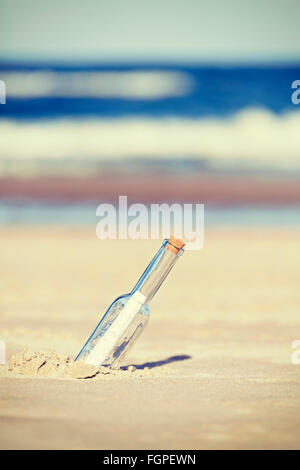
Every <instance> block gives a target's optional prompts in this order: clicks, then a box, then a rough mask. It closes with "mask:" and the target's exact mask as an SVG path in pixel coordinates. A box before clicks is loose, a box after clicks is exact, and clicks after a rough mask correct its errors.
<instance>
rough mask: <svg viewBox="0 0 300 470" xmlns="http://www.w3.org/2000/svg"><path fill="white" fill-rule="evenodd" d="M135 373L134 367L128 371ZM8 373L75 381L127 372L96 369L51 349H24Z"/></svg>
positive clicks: (18, 354) (12, 358)
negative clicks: (63, 378)
mask: <svg viewBox="0 0 300 470" xmlns="http://www.w3.org/2000/svg"><path fill="white" fill-rule="evenodd" d="M127 370H128V371H129V372H133V371H134V370H135V368H133V367H132V366H131V367H129V368H128V369H127ZM8 371H9V372H10V373H12V374H16V375H26V376H30V377H34V376H39V377H56V378H58V377H69V378H74V379H90V378H93V377H96V375H99V374H101V375H107V374H110V375H119V374H124V373H125V374H126V371H120V370H117V371H113V370H111V369H108V368H107V367H99V368H98V367H95V366H92V365H89V364H86V363H84V362H82V361H77V362H74V361H73V360H72V359H70V358H69V357H68V356H63V355H60V354H57V352H56V351H54V350H52V349H50V350H47V351H33V350H31V349H24V350H23V351H21V352H19V353H17V354H15V355H14V356H12V357H11V359H10V361H9V364H8Z"/></svg>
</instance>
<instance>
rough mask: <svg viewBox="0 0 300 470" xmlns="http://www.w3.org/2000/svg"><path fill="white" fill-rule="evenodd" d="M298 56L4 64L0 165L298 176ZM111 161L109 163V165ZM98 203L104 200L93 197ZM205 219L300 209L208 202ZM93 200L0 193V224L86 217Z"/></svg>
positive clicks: (273, 217)
mask: <svg viewBox="0 0 300 470" xmlns="http://www.w3.org/2000/svg"><path fill="white" fill-rule="evenodd" d="M297 79H300V64H294V65H293V64H291V65H286V64H285V65H268V66H263V65H259V66H254V65H253V66H246V65H243V66H236V65H231V66H230V65H226V66H225V65H222V66H221V65H218V66H217V65H216V66H212V65H195V64H193V65H178V64H173V65H172V64H162V63H157V64H144V65H142V64H122V65H120V64H118V65H116V64H111V65H109V64H89V65H87V64H73V65H66V64H64V65H63V64H59V63H56V64H55V63H12V62H9V63H1V64H0V80H2V81H4V82H5V85H6V104H5V105H0V173H1V175H2V176H12V177H15V176H17V177H20V176H21V177H23V176H27V175H28V174H29V175H32V174H33V175H37V174H40V173H43V174H45V173H46V174H47V172H48V173H49V174H51V175H52V174H53V173H54V174H56V173H57V174H61V173H63V174H66V173H69V172H70V173H72V174H74V173H75V174H76V175H78V174H82V175H84V176H85V175H86V174H94V173H95V172H99V171H103V168H106V169H107V168H108V169H109V168H111V169H112V170H114V169H115V168H116V167H117V168H118V170H120V169H122V170H123V171H130V168H131V166H130V165H132V162H138V163H139V165H140V166H141V167H142V168H144V170H143V171H145V172H147V171H149V169H150V170H151V168H152V169H153V168H155V171H160V169H161V170H162V171H165V168H166V167H167V168H173V169H176V171H177V172H178V171H182V172H189V171H195V168H197V169H198V170H197V171H199V168H202V166H201V165H202V164H203V163H205V169H206V171H221V172H222V175H223V176H224V177H226V173H228V174H231V175H232V174H233V173H235V174H236V175H238V174H239V173H242V172H243V173H249V174H258V175H261V176H262V177H266V176H268V177H272V175H275V176H276V177H278V175H279V177H284V178H286V177H292V178H294V177H298V176H299V175H300V137H299V136H300V105H299V106H296V105H295V104H293V103H292V100H291V96H292V93H293V92H294V91H295V90H294V89H293V88H292V83H293V81H295V80H297ZM110 165H111V166H110ZM100 202H103V201H99V203H100ZM205 220H206V223H207V224H210V225H216V224H223V225H226V224H239V225H247V224H250V225H260V226H277V225H291V226H295V225H296V226H299V225H300V217H299V207H274V206H272V207H260V208H257V207H243V208H228V207H227V208H226V209H225V208H216V207H215V208H214V207H211V208H207V210H206V219H205ZM94 221H95V207H94V206H93V205H91V204H90V205H89V204H69V205H66V204H63V203H58V204H50V203H49V204H43V203H41V201H29V200H21V201H6V200H2V201H0V224H11V223H12V224H24V223H25V224H26V223H29V224H45V223H58V224H78V223H79V224H87V223H94Z"/></svg>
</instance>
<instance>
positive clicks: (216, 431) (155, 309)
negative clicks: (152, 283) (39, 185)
mask: <svg viewBox="0 0 300 470" xmlns="http://www.w3.org/2000/svg"><path fill="white" fill-rule="evenodd" d="M299 235H300V233H299V231H297V230H296V229H290V230H287V229H286V230H284V229H276V230H275V229H270V230H262V229H252V230H248V229H247V230H246V229H229V228H228V229H219V228H215V229H210V230H206V234H205V244H204V248H203V249H202V250H201V251H199V252H189V253H185V255H184V256H183V257H182V258H181V259H180V260H179V261H178V264H177V265H176V267H175V268H174V270H173V272H172V273H171V274H170V276H169V278H168V280H167V281H166V283H165V285H164V286H162V287H161V290H160V291H159V292H158V294H157V296H156V298H155V299H154V300H153V302H152V304H151V320H150V322H149V325H148V326H147V328H146V330H145V332H144V333H143V335H142V336H141V338H140V339H139V341H138V342H137V344H136V346H135V347H134V348H133V349H132V351H131V352H130V355H129V356H128V357H127V358H126V360H125V361H124V363H123V364H122V367H123V369H121V371H118V372H117V373H115V374H114V373H110V374H104V373H98V374H94V373H93V372H95V371H91V370H85V371H79V373H78V370H77V371H75V369H74V370H73V367H74V366H73V359H74V357H75V356H76V354H77V353H78V351H79V350H80V348H81V346H82V344H83V342H84V341H85V340H86V338H87V337H88V335H89V334H90V333H91V331H92V329H93V328H94V327H95V325H96V323H97V321H98V320H99V318H100V316H101V314H102V313H103V312H104V311H105V309H106V307H107V306H108V305H109V304H110V302H111V301H112V300H113V299H114V298H115V297H116V296H117V295H118V294H121V293H126V292H127V291H128V290H130V288H131V287H132V286H133V284H134V282H135V281H136V279H137V277H138V276H139V274H140V273H141V272H142V271H143V269H144V267H145V264H146V263H147V262H148V261H149V259H150V258H151V256H152V255H153V253H154V252H155V251H156V249H157V242H155V241H149V242H146V241H138V242H134V241H119V242H115V241H107V242H103V241H99V240H98V239H97V238H96V236H95V231H94V228H91V229H89V228H86V229H82V228H81V229H78V228H75V227H74V228H48V227H43V228H36V229H33V228H22V227H16V228H13V227H12V228H11V229H8V228H5V229H4V228H2V229H1V246H5V249H4V250H1V253H0V279H1V287H0V289H1V296H0V340H3V341H5V343H6V353H7V364H6V365H2V366H0V423H1V425H0V447H1V448H3V449H35V448H42V449H46V448H47V449H63V448H67V449H116V448H121V449H132V448H133V449H134V448H142V449H154V448H156V449H184V448H190V449H195V448H196V449H214V448H221V449H251V448H256V449H264V448H266V449H281V448H286V449H299V448H300V364H299V365H295V364H292V362H291V355H292V353H293V349H292V342H293V341H294V340H296V339H300V317H299V305H300V290H299V278H300V276H299V274H300V272H299V271H300V268H299V261H300V245H299ZM24 350H26V352H24ZM49 350H51V351H49ZM13 356H14V357H13ZM45 361H46V364H44V365H43V366H42V367H41V365H42V364H43V363H44V362H45ZM56 364H59V366H57V365H56ZM130 366H134V367H133V371H131V370H128V367H130ZM78 367H79V366H78ZM9 369H11V370H9ZM43 369H44V370H43ZM24 372H25V373H24Z"/></svg>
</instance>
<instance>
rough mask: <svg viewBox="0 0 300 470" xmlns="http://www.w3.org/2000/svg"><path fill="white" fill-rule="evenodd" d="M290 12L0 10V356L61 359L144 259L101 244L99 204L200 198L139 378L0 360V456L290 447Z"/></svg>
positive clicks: (294, 69) (135, 353)
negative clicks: (191, 238)
mask: <svg viewBox="0 0 300 470" xmlns="http://www.w3.org/2000/svg"><path fill="white" fill-rule="evenodd" d="M299 17H300V2H299V0H276V1H275V2H274V1H271V0H251V1H241V0H227V1H226V2H224V1H222V0H211V1H206V2H205V1H202V0H184V1H183V0H180V1H179V0H151V1H150V0H127V1H126V2H125V1H122V0H109V1H104V0H97V1H96V0H85V1H84V2H83V1H81V0H80V1H79V0H43V1H38V0H0V80H2V81H4V82H5V84H6V92H7V95H6V104H0V237H1V252H0V279H1V287H0V289H1V295H0V299H1V302H0V340H2V341H5V344H6V347H7V358H8V360H9V359H10V357H11V356H12V354H14V353H15V352H18V351H19V350H20V349H23V348H24V347H30V348H32V349H34V350H36V351H41V350H45V349H48V348H53V349H55V351H56V352H58V353H62V354H67V355H70V357H74V356H75V355H76V354H77V353H78V352H79V350H80V349H81V347H82V346H83V344H84V341H85V340H86V339H87V338H88V336H89V335H90V334H91V332H92V330H93V329H94V328H95V326H96V324H97V322H98V321H99V320H100V318H101V317H102V315H103V313H104V312H105V311H106V308H107V306H108V305H110V303H111V301H112V300H113V299H114V298H116V296H117V295H119V294H122V293H125V292H128V291H129V290H130V288H131V286H132V287H133V285H134V283H135V281H136V280H137V279H138V277H139V275H140V274H141V273H142V272H143V270H144V269H145V267H146V265H147V262H148V261H150V260H151V258H152V257H153V255H154V254H155V252H156V251H157V249H158V248H159V245H160V243H159V242H158V241H157V240H153V241H152V240H139V241H135V240H119V241H118V242H116V241H115V240H105V241H100V240H98V239H97V238H96V233H95V231H96V224H97V222H98V218H97V217H96V207H97V206H98V205H99V204H100V203H103V202H104V203H106V202H113V203H118V197H119V195H127V196H128V205H129V204H132V203H135V202H140V203H147V204H149V203H158V202H169V203H173V202H177V203H183V202H192V203H204V204H205V230H204V246H203V249H201V250H199V251H188V250H186V253H185V255H184V256H183V257H182V259H180V261H178V267H176V268H174V270H172V273H170V276H169V277H168V280H167V281H166V283H164V285H163V286H162V287H161V291H160V292H159V293H158V295H157V297H155V298H154V299H153V303H151V309H152V308H153V314H152V315H151V321H150V322H149V326H148V327H147V329H146V331H145V333H143V336H142V338H141V340H140V341H138V342H137V344H136V346H135V347H134V348H133V350H132V352H130V354H129V356H128V358H126V360H125V362H124V365H125V366H126V365H129V364H136V365H138V367H139V370H140V371H141V373H142V372H143V369H144V368H145V367H146V366H147V367H148V366H149V365H150V368H151V370H150V372H151V374H152V373H153V378H151V376H150V377H148V378H147V379H146V378H145V380H140V381H136V380H132V379H131V378H130V377H129V378H128V379H127V378H124V379H123V378H122V379H120V380H118V381H117V382H116V381H114V379H112V380H110V378H109V377H107V376H105V379H103V380H102V379H100V380H99V381H97V380H95V382H94V383H93V386H91V381H89V380H88V381H80V382H78V381H77V380H76V379H72V380H71V379H70V380H52V381H50V380H48V379H44V380H43V379H40V377H38V379H39V380H35V377H31V376H29V377H23V379H24V380H19V379H20V377H18V376H16V377H14V375H13V374H12V373H11V372H9V371H8V370H7V369H6V368H5V366H0V378H1V380H0V396H1V403H2V409H1V413H0V414H1V432H0V447H3V448H84V449H87V448H94V449H98V448H99V447H100V448H110V449H113V448H117V449H120V448H122V449H124V448H128V449H134V448H142V449H144V448H149V449H173V448H183V449H186V448H189V449H190V448H206V449H208V448H239V449H245V448H259V449H260V448H268V449H269V448H277V449H278V448H280V449H282V448H293V449H295V448H299V429H300V413H299V384H300V376H299V366H298V369H297V367H296V366H295V365H293V364H292V363H291V353H292V352H293V350H292V348H291V344H292V343H293V342H294V341H295V340H297V339H298V338H297V336H296V335H297V332H299V330H300V325H299V304H300V291H299V260H300V249H299V229H300V210H299V209H300V104H299V105H296V104H293V103H292V99H291V97H292V93H293V92H295V89H293V88H292V82H293V81H295V80H300V33H299V30H300V29H299ZM299 97H300V95H299ZM183 359H184V360H183ZM297 371H298V374H297ZM103 377H104V376H103ZM170 378H171V380H169V379H170ZM116 385H117V386H116ZM97 411H98V412H97Z"/></svg>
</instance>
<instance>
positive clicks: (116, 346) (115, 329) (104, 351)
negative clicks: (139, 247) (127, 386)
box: [75, 237, 184, 368]
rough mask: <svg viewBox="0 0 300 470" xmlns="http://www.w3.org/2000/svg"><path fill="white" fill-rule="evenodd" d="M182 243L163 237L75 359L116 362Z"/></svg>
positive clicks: (108, 364)
mask: <svg viewBox="0 0 300 470" xmlns="http://www.w3.org/2000/svg"><path fill="white" fill-rule="evenodd" d="M183 246H184V243H183V242H181V241H180V240H175V239H173V238H172V237H171V238H170V240H165V242H164V243H163V245H162V247H161V248H160V250H159V251H158V252H157V254H156V256H155V257H154V258H153V260H152V261H151V263H150V264H149V266H148V267H147V269H146V270H145V272H144V273H143V274H142V276H141V278H140V279H139V281H138V282H137V284H136V285H135V287H134V289H133V290H132V292H131V293H130V294H127V295H123V296H121V297H118V298H117V299H116V300H115V301H114V302H113V303H112V304H111V305H110V307H109V308H108V310H107V311H106V313H105V315H104V316H103V317H102V319H101V321H100V322H99V324H98V325H97V327H96V329H95V330H94V332H93V333H92V335H91V336H90V338H89V339H88V341H87V342H86V343H85V345H84V346H83V348H82V349H81V351H80V353H79V354H78V356H77V357H76V359H75V360H78V359H80V360H83V361H84V362H86V363H87V364H91V365H94V366H96V367H100V366H106V367H111V368H115V367H117V366H118V364H119V362H120V360H121V359H123V358H124V357H125V355H126V354H127V353H128V351H129V349H130V348H131V347H132V346H133V344H134V343H135V341H136V340H137V338H138V337H139V335H140V334H141V332H142V331H143V330H144V328H145V326H146V325H147V323H148V320H149V316H150V310H149V307H148V302H149V301H150V300H151V299H152V297H153V296H154V294H155V293H156V291H157V290H158V288H159V287H160V285H161V284H162V282H163V281H164V279H165V278H166V276H167V275H168V273H169V272H170V270H171V269H172V267H173V265H174V264H175V261H176V259H177V258H178V256H179V255H180V254H181V253H182V252H183V250H182V248H183Z"/></svg>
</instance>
